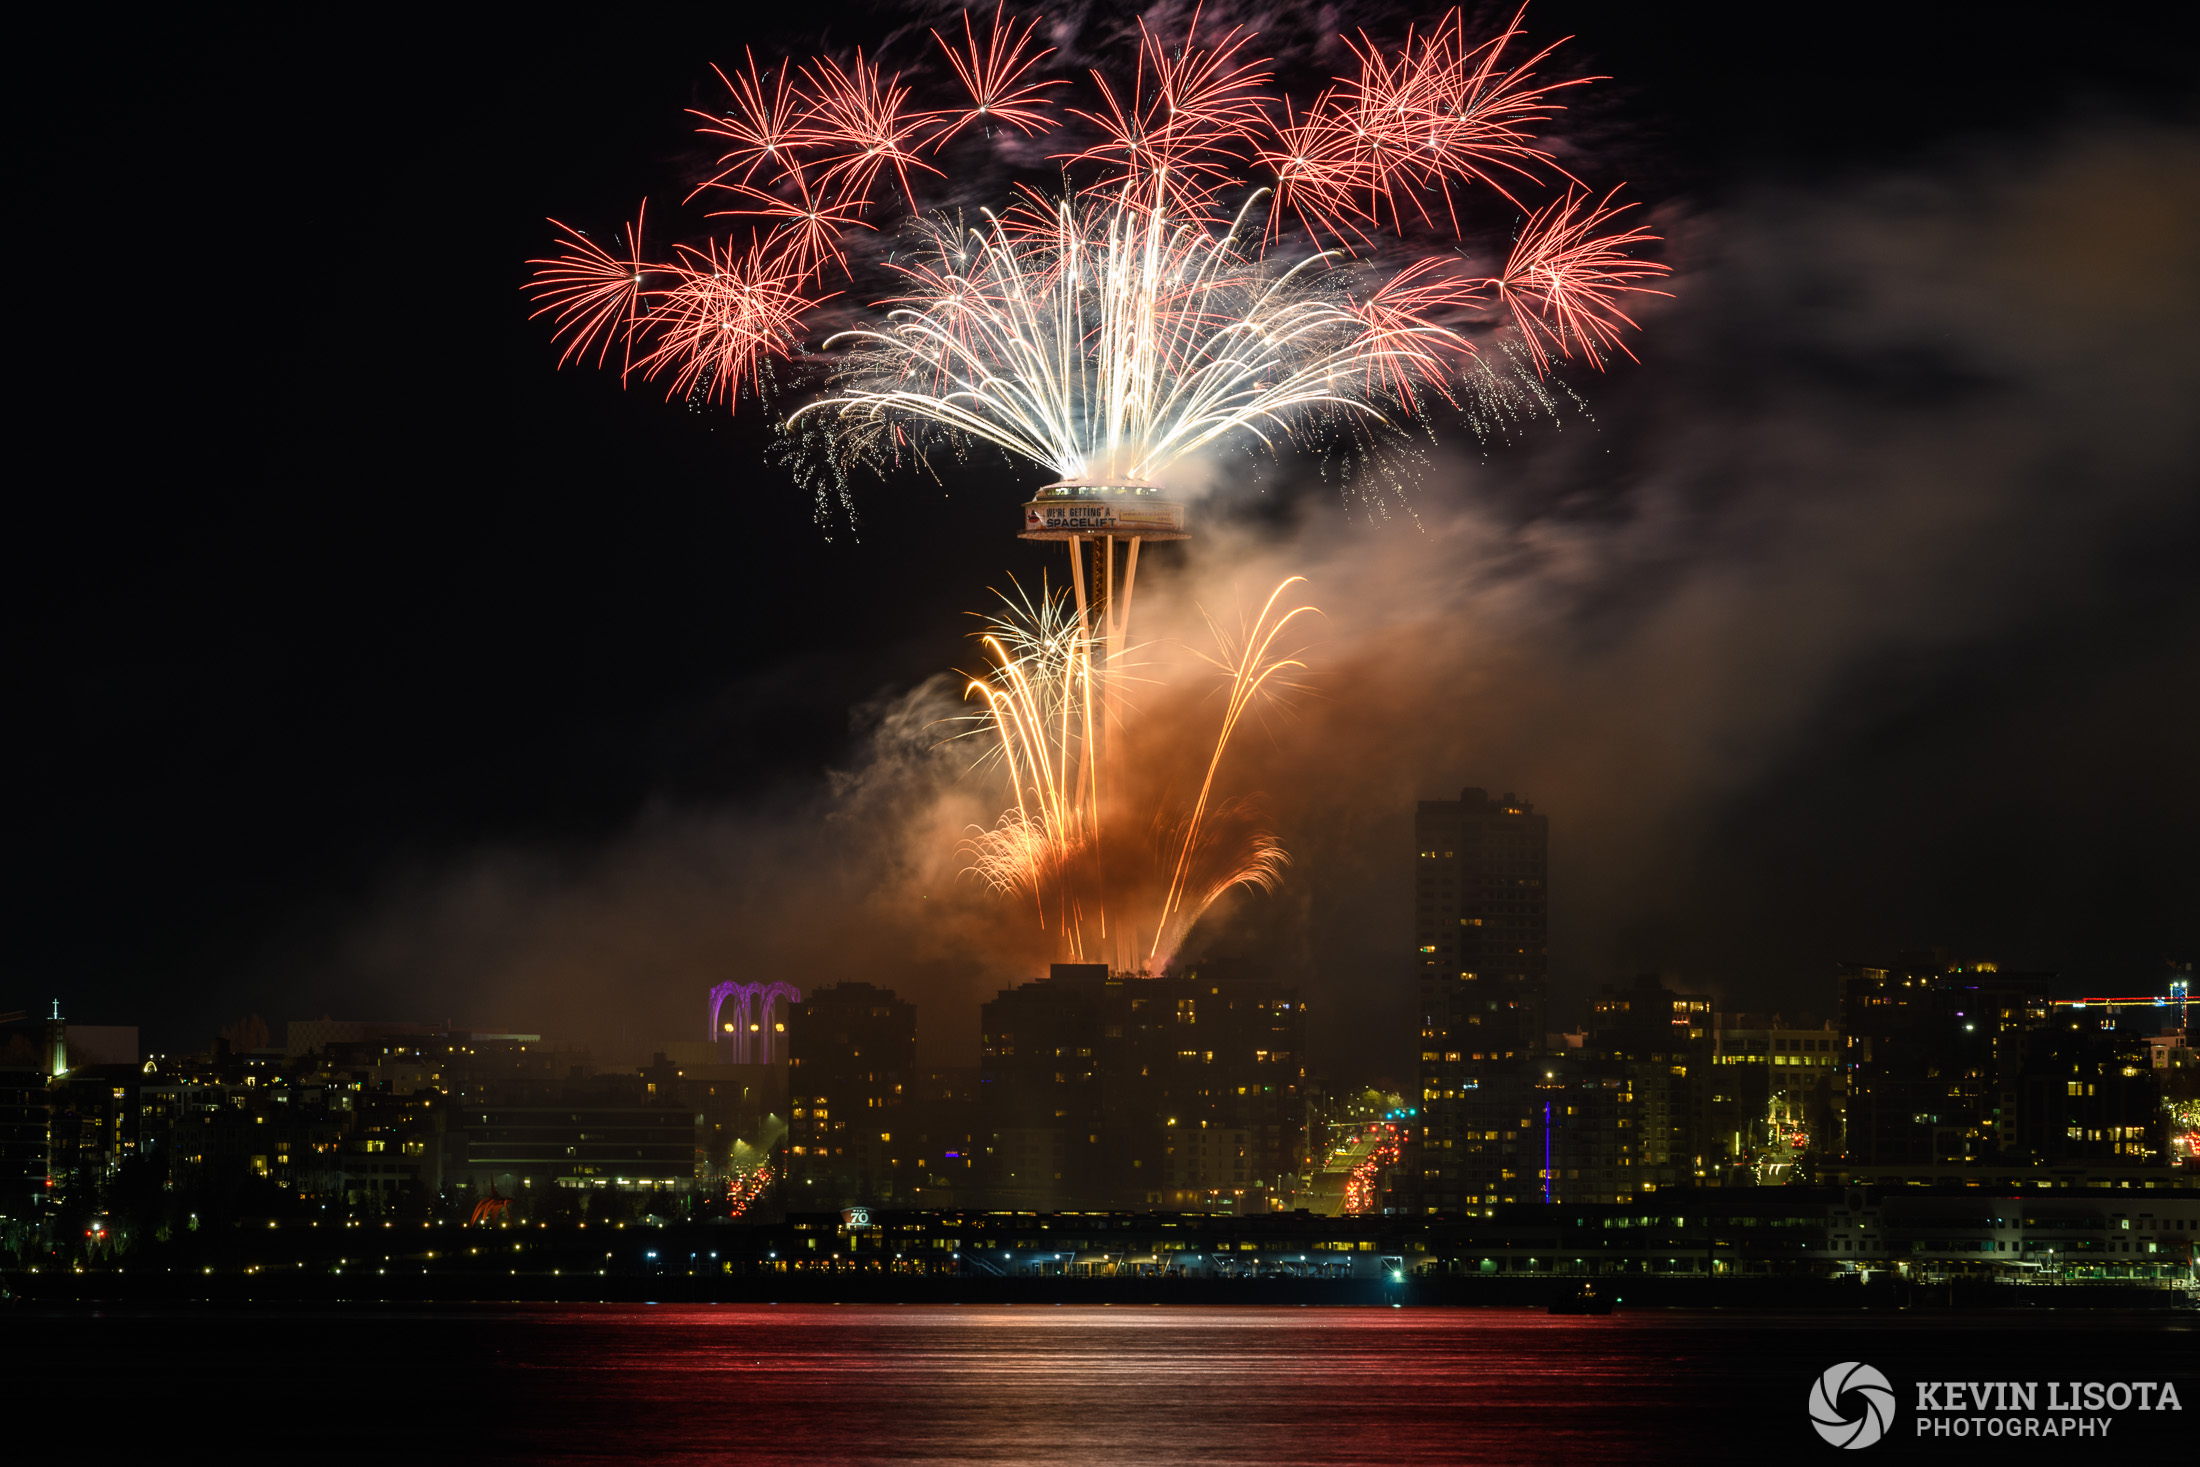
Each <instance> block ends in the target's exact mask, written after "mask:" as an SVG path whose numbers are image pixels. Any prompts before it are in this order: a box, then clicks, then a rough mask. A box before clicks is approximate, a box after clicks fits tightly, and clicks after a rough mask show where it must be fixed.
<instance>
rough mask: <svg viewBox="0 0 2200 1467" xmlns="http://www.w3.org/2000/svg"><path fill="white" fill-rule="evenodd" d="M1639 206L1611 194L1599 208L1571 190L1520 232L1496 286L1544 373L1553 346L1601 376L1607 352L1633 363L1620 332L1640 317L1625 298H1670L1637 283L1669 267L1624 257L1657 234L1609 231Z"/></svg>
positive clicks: (1533, 216)
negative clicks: (1632, 313)
mask: <svg viewBox="0 0 2200 1467" xmlns="http://www.w3.org/2000/svg"><path fill="white" fill-rule="evenodd" d="M1615 192H1616V191H1615ZM1633 207H1634V205H1632V204H1621V205H1619V206H1617V207H1614V206H1613V204H1612V195H1611V194H1606V195H1605V196H1604V199H1603V201H1602V202H1601V203H1598V204H1595V205H1594V206H1593V207H1592V206H1591V204H1590V199H1589V195H1588V194H1586V193H1582V192H1579V191H1576V190H1573V189H1569V190H1567V192H1566V196H1565V197H1564V198H1562V199H1559V200H1556V201H1555V202H1552V203H1549V204H1546V205H1544V206H1543V207H1542V208H1541V209H1538V210H1536V211H1535V213H1533V214H1531V215H1529V216H1528V222H1527V223H1526V224H1525V225H1523V226H1522V227H1521V230H1520V238H1519V239H1518V240H1517V241H1515V242H1514V244H1513V248H1512V254H1511V255H1510V256H1509V257H1508V258H1507V259H1506V261H1505V271H1504V273H1503V274H1502V275H1500V276H1498V277H1497V278H1496V279H1494V280H1492V281H1491V282H1490V286H1491V288H1492V289H1493V290H1494V291H1495V292H1496V294H1497V297H1498V299H1500V300H1501V301H1503V302H1504V303H1505V306H1506V309H1507V310H1509V311H1510V312H1511V314H1512V318H1513V324H1514V325H1515V326H1517V327H1518V328H1519V330H1520V336H1521V340H1522V341H1523V342H1525V343H1526V345H1527V348H1528V354H1529V356H1530V357H1531V358H1533V359H1534V362H1535V368H1536V371H1537V372H1538V373H1542V372H1544V371H1546V370H1548V368H1549V366H1550V358H1549V355H1548V353H1547V351H1546V349H1545V342H1546V341H1548V343H1549V345H1550V347H1551V348H1553V349H1555V350H1556V351H1558V352H1559V354H1561V355H1565V354H1567V352H1568V348H1569V347H1571V348H1572V349H1573V350H1574V351H1576V352H1578V353H1579V354H1580V355H1581V356H1582V357H1583V358H1585V359H1586V360H1587V361H1588V362H1589V364H1590V365H1591V366H1594V367H1596V368H1598V369H1599V370H1600V371H1601V370H1602V369H1603V365H1604V364H1603V361H1602V353H1603V351H1604V350H1612V351H1620V352H1626V354H1627V356H1628V358H1629V360H1633V359H1634V355H1635V354H1634V353H1633V352H1631V351H1628V349H1627V343H1626V342H1625V340H1623V339H1622V337H1621V330H1622V328H1633V327H1634V326H1635V319H1634V318H1633V317H1632V316H1630V315H1628V314H1627V312H1626V311H1625V310H1624V309H1623V308H1622V307H1621V305H1620V302H1621V300H1622V298H1623V297H1626V296H1629V295H1666V294H1668V293H1669V292H1666V291H1662V290H1658V289H1656V288H1655V287H1653V286H1648V285H1642V284H1638V283H1637V282H1639V281H1643V280H1650V279H1655V278H1657V277H1659V276H1662V275H1664V274H1666V273H1667V271H1666V267H1665V266H1663V265H1660V264H1657V263H1655V262H1654V261H1649V260H1638V259H1635V258H1634V257H1633V256H1631V255H1628V254H1627V253H1625V252H1626V250H1627V249H1628V248H1629V247H1630V246H1633V245H1640V244H1648V243H1650V242H1652V241H1654V240H1656V239H1657V236H1656V235H1654V234H1652V233H1650V231H1648V230H1647V229H1642V228H1635V229H1627V230H1611V229H1608V228H1607V226H1609V225H1610V224H1611V222H1612V221H1613V219H1615V218H1616V217H1617V216H1618V215H1620V214H1622V213H1625V212H1626V211H1627V210H1629V209H1631V208H1633ZM1600 230H1602V231H1604V232H1602V233H1600V232H1599V231H1600Z"/></svg>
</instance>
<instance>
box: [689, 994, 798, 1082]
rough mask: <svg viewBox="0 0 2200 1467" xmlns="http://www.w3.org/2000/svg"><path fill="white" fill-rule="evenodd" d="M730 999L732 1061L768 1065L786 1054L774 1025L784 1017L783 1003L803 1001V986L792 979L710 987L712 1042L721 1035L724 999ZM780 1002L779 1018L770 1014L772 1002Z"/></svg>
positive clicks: (781, 1038) (739, 1063) (783, 1019)
mask: <svg viewBox="0 0 2200 1467" xmlns="http://www.w3.org/2000/svg"><path fill="white" fill-rule="evenodd" d="M728 999H731V1000H732V1001H733V1019H732V1024H731V1027H732V1029H733V1062H734V1063H735V1064H737V1065H768V1064H772V1063H775V1062H776V1061H779V1060H783V1059H785V1058H786V1057H787V1048H786V1043H785V1040H784V1038H783V1036H782V1035H781V1034H780V1033H779V1031H778V1030H777V1029H776V1028H775V1027H774V1025H775V1022H776V1023H784V1022H785V1020H786V1013H787V1010H786V1008H785V1005H786V1004H789V1003H800V1002H802V990H801V989H799V988H797V987H795V986H794V985H793V984H791V983H730V982H729V983H721V984H718V985H717V986H716V987H714V988H712V989H711V991H710V1028H709V1030H708V1032H709V1034H710V1038H711V1042H712V1043H714V1044H715V1043H717V1042H718V1041H719V1039H720V1038H722V1037H723V1031H722V1030H721V1029H720V1027H719V1025H720V1023H721V1022H722V1020H723V1017H724V1012H725V1008H726V1001H727V1000H728ZM775 1003H776V1004H780V1005H781V1008H780V1010H779V1018H778V1020H777V1021H775V1020H774V1019H773V1017H772V1005H773V1004H775Z"/></svg>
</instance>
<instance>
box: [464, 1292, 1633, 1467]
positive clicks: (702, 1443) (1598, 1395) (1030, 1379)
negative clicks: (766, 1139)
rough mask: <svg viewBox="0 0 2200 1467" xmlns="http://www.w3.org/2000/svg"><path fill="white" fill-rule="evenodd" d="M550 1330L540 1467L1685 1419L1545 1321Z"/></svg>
mask: <svg viewBox="0 0 2200 1467" xmlns="http://www.w3.org/2000/svg"><path fill="white" fill-rule="evenodd" d="M554 1314H555V1316H556V1317H557V1318H558V1322H559V1323H560V1324H561V1325H570V1326H571V1327H570V1328H560V1329H554V1330H543V1329H540V1328H539V1327H537V1326H539V1325H540V1324H541V1323H546V1322H548V1321H547V1320H546V1319H544V1318H543V1316H542V1315H540V1314H536V1315H533V1316H532V1317H531V1318H529V1319H528V1320H527V1321H526V1324H525V1325H524V1326H523V1327H524V1328H526V1329H527V1333H528V1335H529V1337H530V1340H531V1343H530V1344H529V1345H528V1347H527V1348H526V1349H525V1351H524V1352H523V1353H524V1355H525V1356H526V1360H525V1363H524V1364H523V1365H522V1366H521V1369H522V1370H523V1371H524V1372H525V1373H526V1374H527V1376H528V1377H529V1379H528V1381H527V1383H526V1385H525V1386H524V1387H523V1389H522V1391H521V1395H522V1396H523V1398H524V1399H523V1401H522V1402H515V1403H514V1404H515V1405H516V1406H518V1407H519V1408H520V1409H518V1410H516V1411H514V1412H512V1413H511V1414H510V1415H508V1416H507V1417H506V1420H507V1421H508V1422H510V1423H512V1427H513V1428H516V1429H517V1431H518V1432H519V1434H520V1436H521V1437H522V1438H523V1441H524V1455H526V1456H528V1457H530V1458H531V1459H533V1460H535V1461H538V1462H555V1461H560V1460H575V1459H581V1458H596V1457H597V1456H598V1455H599V1454H602V1453H611V1454H614V1455H622V1456H623V1455H626V1454H627V1453H629V1452H632V1453H634V1454H635V1456H634V1459H635V1460H642V1459H647V1460H654V1461H742V1462H847V1461H880V1460H893V1461H904V1460H913V1461H939V1462H944V1461H974V1462H1063V1463H1093V1462H1138V1463H1179V1462H1181V1463H1201V1464H1212V1463H1222V1462H1248V1463H1251V1462H1259V1463H1264V1464H1273V1463H1277V1462H1290V1463H1299V1462H1321V1463H1348V1462H1384V1463H1396V1462H1401V1461H1421V1460H1427V1461H1460V1460H1472V1461H1475V1462H1483V1463H1505V1462H1530V1461H1549V1460H1552V1459H1553V1458H1554V1457H1560V1456H1563V1457H1568V1458H1570V1459H1572V1460H1595V1459H1599V1458H1609V1459H1619V1458H1627V1457H1639V1456H1640V1450H1639V1444H1640V1442H1641V1440H1642V1438H1641V1437H1640V1436H1639V1435H1638V1433H1640V1432H1642V1431H1644V1430H1646V1429H1648V1430H1651V1431H1653V1432H1654V1430H1655V1426H1654V1420H1653V1418H1655V1417H1657V1416H1660V1415H1664V1414H1668V1413H1671V1412H1672V1411H1674V1410H1675V1409H1676V1407H1675V1403H1674V1402H1673V1401H1672V1399H1671V1393H1670V1390H1669V1389H1667V1387H1668V1386H1669V1384H1670V1381H1669V1378H1668V1373H1667V1370H1666V1367H1668V1366H1669V1365H1670V1363H1671V1357H1670V1355H1669V1354H1668V1353H1667V1352H1665V1351H1662V1350H1656V1349H1653V1350H1651V1351H1649V1352H1647V1356H1648V1357H1649V1358H1646V1352H1645V1351H1643V1350H1642V1349H1641V1348H1640V1345H1641V1343H1642V1342H1640V1341H1635V1340H1628V1339H1626V1336H1628V1335H1630V1334H1631V1333H1632V1331H1631V1330H1630V1329H1629V1327H1628V1325H1627V1324H1626V1323H1625V1322H1617V1323H1616V1322H1615V1321H1614V1320H1611V1319H1594V1318H1590V1319H1584V1318H1566V1317H1555V1318H1554V1317H1551V1316H1548V1315H1543V1314H1540V1313H1528V1312H1525V1311H1513V1310H1505V1311H1494V1310H1472V1311H1455V1310H1445V1311H1433V1310H1427V1311H1424V1310H1390V1309H1296V1308H1284V1309H1271V1308H1227V1309H1195V1308H1173V1307H1172V1308H1162V1307H1156V1306H1132V1305H1124V1306H1114V1307H1107V1306H1103V1307H1090V1306H1079V1307H1070V1306H1060V1305H1007V1306H963V1307H953V1306H950V1307H916V1306H902V1307H894V1306H860V1307H859V1306H841V1307H836V1306H831V1305H803V1306H794V1305H788V1306H770V1305H719V1306H711V1305H682V1306H608V1305H607V1306H596V1307H581V1308H574V1309H561V1310H557V1311H554ZM517 1323H519V1321H516V1320H515V1324H517ZM1630 1443H1633V1444H1634V1449H1633V1450H1630ZM505 1445H506V1447H507V1448H511V1447H515V1446H521V1445H522V1443H521V1442H514V1441H511V1440H509V1439H508V1440H507V1441H506V1443H505Z"/></svg>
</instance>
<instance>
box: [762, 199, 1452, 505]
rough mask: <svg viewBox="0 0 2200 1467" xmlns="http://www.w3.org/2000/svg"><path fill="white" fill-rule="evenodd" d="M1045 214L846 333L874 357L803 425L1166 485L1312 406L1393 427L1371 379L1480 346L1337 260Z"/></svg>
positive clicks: (1103, 214) (937, 241)
mask: <svg viewBox="0 0 2200 1467" xmlns="http://www.w3.org/2000/svg"><path fill="white" fill-rule="evenodd" d="M1047 222H1048V223H1051V226H1052V227H1051V228H1050V229H1049V228H1046V227H1045V225H1044V224H1042V223H1041V222H1040V221H1038V220H1037V219H1034V218H1032V217H1031V216H1030V215H1029V214H1026V215H1025V216H1023V217H1021V218H1019V217H1016V216H1013V215H1012V216H1011V217H1009V218H1007V219H1003V220H996V221H994V223H993V227H992V228H991V229H989V230H987V231H985V232H983V233H978V232H972V233H969V234H963V235H958V236H946V235H944V233H943V234H938V235H935V236H934V238H933V240H932V248H931V250H929V251H928V252H927V253H928V254H929V255H930V256H931V257H932V259H933V260H937V261H939V262H941V263H939V264H934V263H931V262H930V261H927V262H924V263H912V264H907V265H904V266H902V267H901V268H902V271H903V274H904V276H905V278H907V279H909V280H910V281H911V283H912V284H913V285H914V286H915V287H916V289H915V290H913V291H912V293H911V294H910V295H908V296H905V297H903V298H902V302H901V303H899V304H897V305H896V306H895V308H894V309H893V311H892V312H891V313H890V314H889V316H888V319H887V322H886V323H885V324H884V325H883V326H880V327H870V328H863V329H859V330H855V331H850V332H847V333H845V339H848V340H852V341H854V342H856V343H858V344H859V347H860V349H859V350H858V351H857V352H855V353H851V355H850V357H849V359H848V365H847V367H846V369H845V376H846V379H847V380H846V382H845V385H844V386H843V388H842V389H841V391H839V392H838V393H836V394H834V395H832V396H830V397H826V398H823V399H820V400H819V401H817V402H814V403H810V404H807V405H805V406H804V407H802V408H800V409H798V410H797V411H796V412H795V413H794V414H793V415H792V416H791V418H790V421H799V420H801V419H802V418H804V417H806V416H808V415H810V414H812V413H818V414H826V415H831V416H833V417H835V418H838V419H841V420H845V421H850V422H852V423H853V424H854V425H855V426H856V427H857V428H858V429H861V428H862V427H866V426H875V425H877V424H879V423H881V422H884V421H887V420H894V419H898V420H901V421H904V422H913V423H923V424H928V425H933V426H936V427H939V428H941V429H944V430H947V431H949V432H953V433H957V434H961V435H965V436H967V437H969V438H974V439H978V440H980V441H983V442H987V443H992V444H995V445H996V446H998V447H1000V448H1002V449H1005V450H1006V451H1008V452H1010V453H1012V454H1015V455H1017V456H1019V457H1022V458H1027V459H1030V460H1032V461H1034V462H1036V463H1040V464H1044V465H1046V466H1047V467H1048V468H1050V469H1052V470H1053V471H1054V472H1055V473H1056V474H1057V475H1058V476H1059V477H1060V478H1061V479H1062V480H1064V481H1066V482H1092V483H1118V484H1120V483H1130V484H1151V483H1154V482H1157V481H1158V480H1159V479H1160V477H1161V475H1162V473H1163V471H1164V470H1165V469H1166V468H1167V467H1168V465H1170V464H1172V463H1174V462H1176V461H1178V460H1181V459H1183V458H1185V457H1186V456H1188V455H1190V454H1192V453H1196V452H1197V451H1199V450H1200V449H1202V448H1205V447H1206V446H1208V445H1209V444H1211V443H1214V442H1216V441H1217V440H1219V439H1224V438H1227V437H1229V436H1231V435H1233V434H1245V435H1249V436H1252V437H1255V438H1258V439H1260V440H1261V441H1263V442H1268V441H1272V439H1273V437H1275V436H1281V435H1282V434H1284V433H1288V432H1289V431H1290V430H1291V428H1292V427H1293V425H1294V423H1295V422H1296V421H1297V420H1298V419H1299V418H1300V417H1302V416H1303V415H1304V414H1306V413H1307V412H1308V411H1310V410H1320V409H1327V410H1330V411H1337V412H1353V413H1363V414H1368V415H1371V416H1372V415H1376V414H1378V412H1379V410H1378V409H1377V408H1376V407H1374V406H1373V405H1371V404H1370V403H1369V402H1368V401H1366V394H1365V391H1364V388H1365V386H1366V385H1367V382H1368V379H1369V378H1370V377H1371V376H1379V377H1380V378H1381V379H1382V380H1383V381H1386V382H1391V383H1395V384H1398V385H1399V386H1400V387H1401V388H1403V389H1404V390H1405V391H1406V392H1410V391H1411V390H1412V384H1413V383H1414V382H1416V381H1420V380H1438V381H1441V380H1442V379H1443V378H1444V377H1445V376H1447V375H1448V372H1449V355H1450V353H1451V352H1452V351H1454V350H1456V349H1458V348H1459V347H1461V346H1463V345H1464V338H1463V337H1461V336H1460V335H1459V334H1458V333H1457V332H1455V331H1453V330H1451V329H1449V328H1446V327H1443V326H1439V325H1436V324H1433V323H1432V322H1429V321H1426V320H1423V319H1421V318H1420V317H1419V316H1417V315H1416V314H1415V310H1416V308H1422V309H1425V308H1426V306H1427V304H1428V301H1426V300H1424V299H1423V297H1424V296H1429V289H1428V288H1427V287H1424V289H1423V291H1422V292H1421V293H1420V294H1419V295H1416V296H1415V297H1414V298H1413V299H1411V300H1405V299H1400V298H1396V297H1385V296H1384V295H1383V294H1382V293H1381V292H1380V291H1378V292H1375V293H1373V294H1371V295H1370V296H1369V297H1368V299H1367V300H1366V301H1363V302H1360V303H1358V304H1355V303H1354V302H1353V300H1352V299H1351V297H1350V295H1349V285H1350V283H1351V280H1352V277H1351V276H1349V275H1347V274H1345V273H1344V272H1341V271H1335V270H1329V269H1325V268H1323V267H1324V266H1325V265H1326V264H1327V263H1328V260H1329V257H1328V256H1327V255H1317V256H1315V257H1313V258H1311V259H1309V260H1303V261H1300V262H1298V263H1297V264H1295V265H1293V266H1290V267H1288V268H1283V269H1278V268H1276V267H1275V266H1273V265H1271V264H1269V263H1268V262H1266V261H1263V260H1260V259H1258V258H1256V257H1254V256H1252V255H1250V254H1248V253H1246V252H1245V251H1244V250H1243V249H1241V248H1240V245H1239V242H1240V240H1241V239H1242V234H1243V231H1242V227H1234V228H1232V229H1231V230H1230V231H1229V232H1228V233H1225V234H1222V235H1219V236H1217V235H1210V234H1207V233H1204V232H1202V231H1197V230H1194V229H1192V228H1189V227H1186V226H1183V225H1180V224H1178V223H1177V222H1175V221H1173V220H1170V219H1168V218H1167V217H1166V216H1163V215H1159V214H1153V213H1148V212H1145V211H1143V210H1128V209H1121V208H1116V207H1113V206H1111V205H1108V204H1104V203H1102V204H1092V205H1088V206H1086V207H1084V208H1081V209H1080V208H1078V207H1076V206H1074V205H1071V204H1069V203H1066V202H1065V203H1062V204H1060V205H1058V206H1057V207H1056V209H1055V211H1054V214H1053V217H1052V219H1051V221H1047ZM958 255H959V256H961V257H962V260H961V261H957V259H956V257H957V256H958ZM1429 298H1430V299H1433V297H1432V296H1430V297H1429ZM1087 343H1091V344H1092V345H1091V347H1090V348H1089V349H1088V347H1087Z"/></svg>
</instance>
